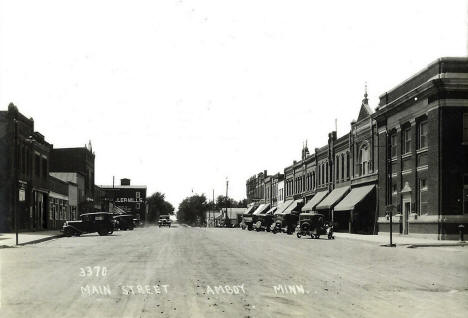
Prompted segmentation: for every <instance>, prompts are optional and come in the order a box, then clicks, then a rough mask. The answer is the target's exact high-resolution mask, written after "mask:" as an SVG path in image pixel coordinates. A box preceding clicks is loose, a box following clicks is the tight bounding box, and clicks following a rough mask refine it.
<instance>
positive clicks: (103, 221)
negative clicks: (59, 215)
mask: <svg viewBox="0 0 468 318" xmlns="http://www.w3.org/2000/svg"><path fill="white" fill-rule="evenodd" d="M61 231H62V232H63V234H64V235H65V236H73V235H74V236H80V235H81V234H85V233H94V232H97V233H99V235H108V234H112V233H113V232H114V217H113V214H112V213H109V212H95V213H85V214H81V215H80V220H78V221H66V222H65V223H64V224H63V227H62V229H61Z"/></svg>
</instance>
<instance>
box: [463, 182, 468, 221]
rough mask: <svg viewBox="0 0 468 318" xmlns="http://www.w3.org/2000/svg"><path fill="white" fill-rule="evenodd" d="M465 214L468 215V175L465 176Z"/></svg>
mask: <svg viewBox="0 0 468 318" xmlns="http://www.w3.org/2000/svg"><path fill="white" fill-rule="evenodd" d="M463 213H464V214H468V174H465V175H464V176H463Z"/></svg>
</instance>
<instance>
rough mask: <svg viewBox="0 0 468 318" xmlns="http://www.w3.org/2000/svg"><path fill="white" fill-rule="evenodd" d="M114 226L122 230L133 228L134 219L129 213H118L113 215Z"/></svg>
mask: <svg viewBox="0 0 468 318" xmlns="http://www.w3.org/2000/svg"><path fill="white" fill-rule="evenodd" d="M114 221H115V228H116V229H117V228H118V229H120V230H122V231H126V230H133V229H134V228H135V221H134V219H133V215H131V214H118V215H114Z"/></svg>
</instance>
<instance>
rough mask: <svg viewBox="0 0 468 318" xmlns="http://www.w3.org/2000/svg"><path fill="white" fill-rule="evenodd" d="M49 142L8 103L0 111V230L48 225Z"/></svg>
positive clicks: (27, 119) (44, 227)
mask: <svg viewBox="0 0 468 318" xmlns="http://www.w3.org/2000/svg"><path fill="white" fill-rule="evenodd" d="M51 149H52V145H51V144H49V143H48V142H47V141H46V140H45V139H44V136H43V135H42V134H40V133H38V132H36V131H34V120H33V119H32V118H26V117H25V116H24V115H23V114H21V113H20V112H19V111H18V108H17V107H16V106H15V105H13V104H10V105H9V106H8V110H7V111H0V153H1V154H2V155H1V156H0V231H13V230H14V226H15V215H16V216H17V220H16V224H17V227H18V229H19V230H42V229H47V227H48V219H49V217H48V204H47V202H48V193H49V190H48V187H49V184H48V183H49V165H50V160H49V159H50V151H51Z"/></svg>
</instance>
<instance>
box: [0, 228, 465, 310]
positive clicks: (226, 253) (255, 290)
mask: <svg viewBox="0 0 468 318" xmlns="http://www.w3.org/2000/svg"><path fill="white" fill-rule="evenodd" d="M0 257H1V259H0V261H1V262H0V265H1V272H0V293H1V295H0V301H1V304H0V305H1V307H0V316H1V317H61V318H67V317H399V318H400V317H424V318H428V317H466V313H467V312H468V249H467V248H466V247H450V248H448V247H442V248H417V249H409V248H404V247H398V248H386V247H381V246H378V245H376V244H375V243H370V242H363V241H357V240H352V239H340V238H337V239H335V240H326V239H320V240H312V239H306V238H302V239H298V238H296V237H295V236H292V235H286V234H276V235H274V234H271V233H266V232H260V233H257V232H249V231H243V230H241V229H212V228H210V229H205V228H190V227H184V226H177V225H175V226H173V227H171V228H158V227H147V228H137V229H135V230H134V231H119V232H114V234H113V235H111V236H105V237H101V236H98V235H94V234H88V235H84V236H81V237H70V238H60V239H54V240H51V241H47V242H43V243H39V244H35V245H29V246H23V247H19V248H7V249H1V250H0Z"/></svg>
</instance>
